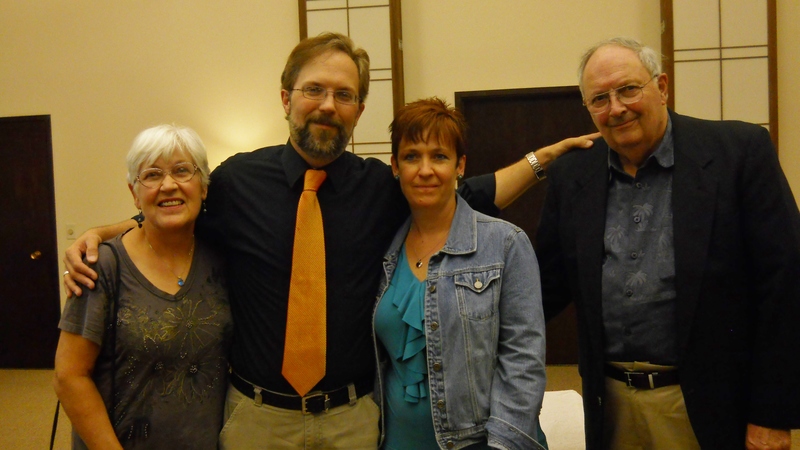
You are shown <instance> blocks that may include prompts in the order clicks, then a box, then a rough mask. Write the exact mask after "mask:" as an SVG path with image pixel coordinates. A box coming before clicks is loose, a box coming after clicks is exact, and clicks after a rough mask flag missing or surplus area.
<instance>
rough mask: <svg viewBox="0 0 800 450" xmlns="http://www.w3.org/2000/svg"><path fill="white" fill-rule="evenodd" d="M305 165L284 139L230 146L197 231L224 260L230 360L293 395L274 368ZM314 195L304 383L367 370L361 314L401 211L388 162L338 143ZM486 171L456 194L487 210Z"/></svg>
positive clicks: (254, 378)
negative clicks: (319, 320)
mask: <svg viewBox="0 0 800 450" xmlns="http://www.w3.org/2000/svg"><path fill="white" fill-rule="evenodd" d="M309 168H310V167H309V166H308V164H307V163H306V162H305V161H304V160H303V159H302V158H301V157H300V155H299V154H298V153H297V151H296V150H295V149H294V148H293V147H292V146H291V144H288V143H287V144H286V145H279V146H274V147H266V148H262V149H259V150H256V151H253V152H250V153H240V154H238V155H235V156H233V157H231V158H229V159H228V160H227V161H225V162H223V163H222V164H221V165H220V166H219V167H218V168H217V169H215V170H214V171H213V173H212V174H211V184H210V186H209V193H208V199H207V201H206V204H207V212H206V213H203V214H201V215H200V216H201V217H200V219H199V220H198V233H201V235H202V236H203V237H204V238H206V239H208V240H211V241H213V242H215V243H217V244H219V245H220V250H221V251H222V252H223V254H225V255H226V258H227V260H228V270H229V271H230V273H229V274H228V285H229V289H230V299H231V311H232V313H233V319H234V328H235V339H234V344H233V347H232V351H231V358H230V359H231V364H232V365H233V368H234V370H235V371H236V373H237V374H239V375H240V376H241V377H243V378H245V379H247V380H249V381H251V382H253V383H255V384H257V385H259V386H262V387H264V388H267V389H269V390H272V391H276V392H282V393H287V394H296V392H295V391H294V389H293V388H292V387H291V385H289V383H288V382H287V381H286V380H285V379H284V378H283V376H282V375H281V367H282V363H283V347H284V342H285V333H286V312H287V302H288V297H289V280H290V277H291V268H292V246H293V243H294V229H295V219H296V214H297V203H298V201H299V198H300V193H301V192H302V190H303V177H304V174H305V171H306V170H307V169H309ZM323 169H324V170H325V171H326V172H327V174H328V175H327V179H326V180H325V182H324V183H323V184H322V186H320V188H319V191H318V192H317V196H318V198H319V203H320V209H321V211H322V221H323V226H324V229H325V261H322V260H321V261H320V262H319V263H320V264H326V278H327V280H326V281H327V319H328V321H327V344H328V347H327V361H326V375H325V377H324V378H323V379H322V381H320V383H319V384H318V385H317V386H316V387H315V389H314V390H317V389H321V390H325V391H327V390H331V389H336V388H338V387H341V386H344V385H346V384H348V383H352V382H354V381H356V380H362V379H364V378H371V377H372V376H373V375H374V370H375V358H374V350H373V346H372V337H371V326H370V322H371V318H372V311H373V306H374V304H375V298H376V295H377V288H378V282H379V279H380V275H381V272H382V270H383V268H382V260H383V254H384V252H385V251H386V248H387V247H388V245H389V243H390V241H391V239H392V237H393V236H394V234H395V232H396V231H397V229H398V228H399V226H400V225H401V224H402V223H403V221H404V220H405V219H406V218H407V217H408V214H409V210H408V204H407V202H406V200H405V198H404V197H403V195H402V193H401V191H400V189H399V186H398V183H397V181H396V180H395V179H394V178H393V177H392V172H391V169H390V168H389V166H387V165H386V164H384V163H383V162H381V161H379V160H377V159H371V158H370V159H362V158H360V157H358V156H356V155H354V154H352V153H349V152H345V153H344V154H343V155H342V156H340V157H339V158H337V159H336V160H335V161H334V162H332V163H331V164H329V165H327V166H326V167H324V168H323ZM494 188H495V184H494V176H493V174H492V175H489V176H484V177H477V178H474V179H471V180H469V181H468V182H467V183H465V185H464V186H462V188H461V189H460V191H459V192H460V193H461V195H462V196H464V197H465V198H466V199H468V200H469V201H470V203H471V204H473V205H475V206H477V207H478V209H481V210H483V211H484V212H494V214H497V210H496V208H495V207H494V203H493V202H494Z"/></svg>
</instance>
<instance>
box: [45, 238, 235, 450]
mask: <svg viewBox="0 0 800 450" xmlns="http://www.w3.org/2000/svg"><path fill="white" fill-rule="evenodd" d="M121 237H122V235H120V236H117V237H116V238H114V239H113V240H111V241H109V244H110V245H113V246H114V247H115V248H116V249H117V251H118V252H119V258H120V259H119V264H120V279H119V287H118V289H119V309H118V312H117V320H116V324H117V326H116V332H115V333H111V332H110V330H111V328H110V323H111V320H113V319H112V317H113V313H112V308H111V305H112V303H111V302H110V298H112V297H113V294H114V291H115V286H116V285H117V280H116V267H117V266H116V264H117V262H116V261H115V258H114V255H113V253H112V252H111V250H110V249H108V248H106V246H105V245H101V246H100V249H99V251H100V258H99V260H98V262H97V264H95V265H94V269H95V270H96V271H97V274H98V277H99V278H98V280H97V287H96V288H95V289H93V290H89V289H84V290H83V295H82V296H81V297H79V298H75V297H73V298H71V299H68V300H67V304H66V306H65V308H64V313H63V314H62V316H61V322H60V323H59V327H60V328H61V329H62V330H64V331H68V332H70V333H75V334H78V335H81V336H83V337H84V338H86V339H88V340H90V341H92V342H94V343H95V344H97V345H99V346H100V347H101V352H100V355H99V356H98V358H97V361H96V362H95V369H94V372H93V374H92V379H93V380H94V382H95V384H96V386H97V390H98V392H100V395H101V396H102V397H103V401H104V402H105V404H106V408H107V409H108V411H109V413H110V416H111V422H112V424H113V425H114V430H115V432H116V434H117V437H118V438H119V440H120V443H121V444H122V446H123V448H125V449H156V448H159V449H170V450H179V449H213V448H217V436H218V434H219V432H220V430H221V429H222V415H223V406H224V405H225V393H226V391H227V388H228V382H227V374H228V361H227V354H228V348H229V347H230V343H231V339H232V337H233V323H232V321H231V312H230V307H229V305H228V294H227V291H226V289H225V281H224V277H223V274H224V270H223V267H222V266H221V263H222V260H221V258H219V257H217V256H215V255H214V254H213V253H212V252H211V251H210V249H209V248H208V247H206V246H205V245H204V243H203V242H201V241H197V246H196V248H195V252H194V257H193V259H192V267H191V269H190V271H189V274H188V276H187V277H186V283H185V284H184V285H183V286H182V287H181V288H180V290H179V291H178V292H177V293H176V294H174V295H172V294H169V293H166V292H164V291H162V290H160V289H158V288H157V287H156V286H154V285H153V284H152V283H151V282H150V281H149V280H148V279H147V278H146V277H145V276H144V275H143V274H142V273H141V272H140V271H139V269H138V268H137V267H136V265H135V264H134V262H133V261H132V260H131V259H130V256H129V255H128V252H127V251H126V250H125V246H124V245H123V244H122V239H121ZM114 361H115V362H114ZM112 377H113V382H112ZM112 392H113V394H112ZM72 448H73V449H77V450H81V449H85V448H86V445H85V444H84V443H83V441H82V440H81V439H80V438H79V436H78V435H77V434H75V433H73V447H72Z"/></svg>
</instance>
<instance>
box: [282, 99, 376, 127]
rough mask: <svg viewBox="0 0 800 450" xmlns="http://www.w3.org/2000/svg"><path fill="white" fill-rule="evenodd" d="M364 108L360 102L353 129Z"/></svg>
mask: <svg viewBox="0 0 800 450" xmlns="http://www.w3.org/2000/svg"><path fill="white" fill-rule="evenodd" d="M365 106H366V103H364V102H361V103H359V104H358V114H356V120H355V121H354V122H353V128H355V126H356V125H358V119H359V118H361V113H363V112H364V107H365ZM287 114H288V113H287Z"/></svg>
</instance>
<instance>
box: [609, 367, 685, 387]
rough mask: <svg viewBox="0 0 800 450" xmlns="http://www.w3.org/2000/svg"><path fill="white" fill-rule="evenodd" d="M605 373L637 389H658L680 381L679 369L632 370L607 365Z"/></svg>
mask: <svg viewBox="0 0 800 450" xmlns="http://www.w3.org/2000/svg"><path fill="white" fill-rule="evenodd" d="M605 374H606V376H607V377H611V378H613V379H615V380H619V381H622V382H623V383H625V384H627V385H628V387H634V388H636V389H658V388H660V387H664V386H672V385H675V384H678V383H680V380H679V379H678V371H677V370H671V371H669V372H655V371H654V372H641V371H640V372H632V371H626V370H622V369H618V368H616V367H614V366H610V365H606V368H605Z"/></svg>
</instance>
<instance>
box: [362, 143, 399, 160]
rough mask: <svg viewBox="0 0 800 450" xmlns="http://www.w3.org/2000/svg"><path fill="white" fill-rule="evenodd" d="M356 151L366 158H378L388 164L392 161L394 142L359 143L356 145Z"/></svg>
mask: <svg viewBox="0 0 800 450" xmlns="http://www.w3.org/2000/svg"><path fill="white" fill-rule="evenodd" d="M355 153H356V154H357V155H361V156H363V157H365V158H367V157H372V158H378V159H380V160H381V161H383V162H385V163H386V164H389V163H390V157H391V156H392V144H391V143H389V142H386V143H382V144H358V145H356V146H355Z"/></svg>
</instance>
